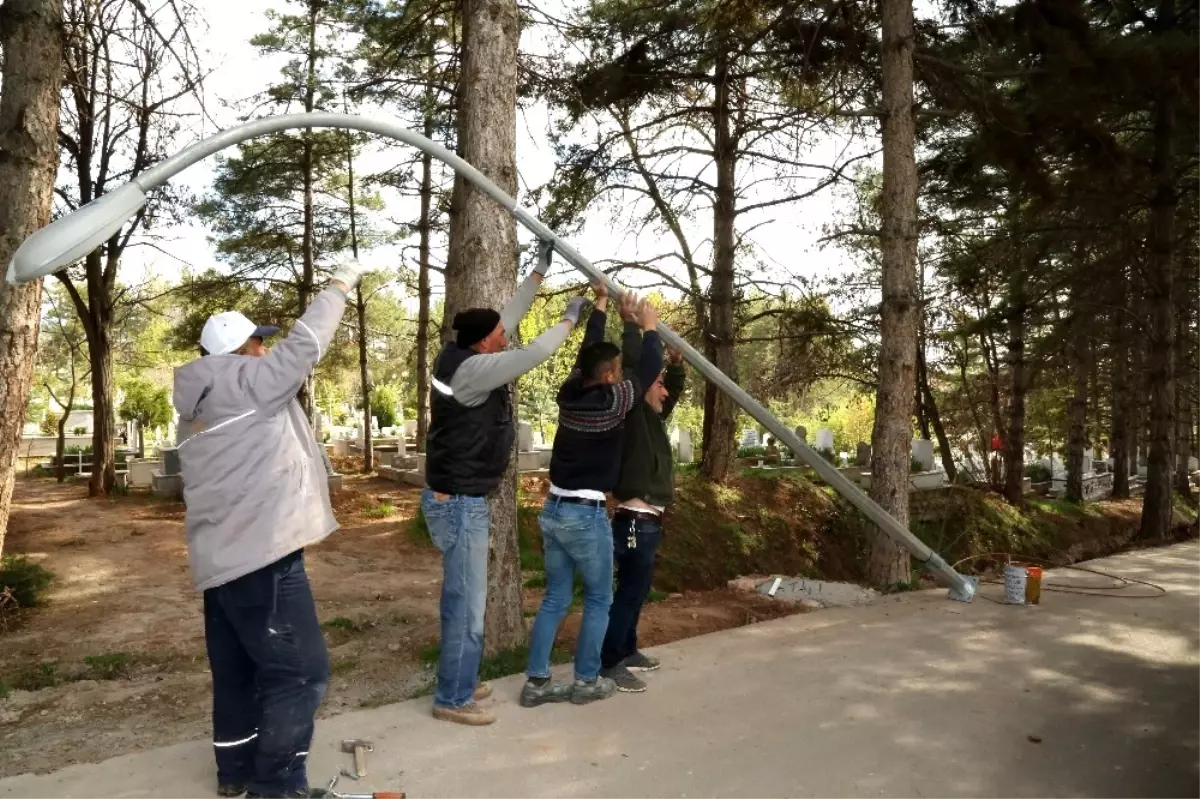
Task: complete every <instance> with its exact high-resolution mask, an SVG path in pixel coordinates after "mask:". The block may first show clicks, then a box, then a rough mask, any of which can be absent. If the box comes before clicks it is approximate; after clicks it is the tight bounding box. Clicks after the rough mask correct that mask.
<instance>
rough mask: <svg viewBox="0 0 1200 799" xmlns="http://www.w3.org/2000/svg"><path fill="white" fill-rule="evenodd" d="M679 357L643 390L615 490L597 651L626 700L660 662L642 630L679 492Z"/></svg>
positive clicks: (636, 355)
mask: <svg viewBox="0 0 1200 799" xmlns="http://www.w3.org/2000/svg"><path fill="white" fill-rule="evenodd" d="M621 350H622V360H623V361H624V368H625V370H626V372H628V371H630V370H634V369H637V366H638V361H639V359H640V357H641V353H642V331H641V327H640V325H639V323H638V319H637V318H636V317H635V316H633V315H630V316H626V317H625V329H624V334H623V336H622V339H621ZM683 382H684V371H683V363H682V358H681V356H680V353H679V352H677V351H674V350H670V351H668V353H667V368H666V371H665V372H663V373H662V374H660V375H659V376H658V379H657V380H655V381H654V383H653V384H652V385H651V386H650V388H649V389H647V390H646V393H645V395H644V396H643V398H642V402H640V403H638V404H637V405H636V406H635V407H634V408H633V410H631V411H630V412H629V414H628V415H627V416H626V417H625V445H624V451H623V453H622V456H621V476H620V478H618V480H617V486H616V488H615V489H613V496H615V497H616V498H617V501H618V502H619V503H620V504H619V506H618V507H617V510H616V512H615V513H614V514H613V519H612V532H613V561H614V563H615V565H616V572H617V590H616V592H615V593H614V594H613V602H612V608H611V609H610V610H609V613H608V631H607V632H606V633H605V636H604V646H603V648H602V649H601V652H600V666H601V671H600V674H601V675H602V676H605V677H608V678H609V679H611V680H613V681H614V682H615V683H616V684H617V689H618V690H620V691H625V692H628V693H637V692H640V691H644V690H646V683H645V682H643V681H642V680H641V679H639V678H638V677H637V676H636V675H635V674H633V671H653V670H654V669H657V668H658V667H659V665H660V664H659V662H658V660H657V659H655V658H653V657H650V656H649V655H646V654H644V653H642V652H639V651H638V647H637V625H638V617H639V616H640V615H641V612H642V605H643V604H644V603H645V602H646V596H647V595H648V594H649V593H650V582H651V579H652V578H653V576H654V553H655V552H656V551H657V549H658V543H659V541H660V540H661V539H662V516H663V513H664V512H665V511H666V509H667V507H668V506H669V505H670V504H671V500H672V498H673V496H674V493H675V470H674V463H673V457H672V453H671V440H670V438H668V436H667V425H666V419H667V417H668V416H670V415H671V411H672V410H674V408H675V403H676V402H678V401H679V396H680V394H681V393H682V392H683Z"/></svg>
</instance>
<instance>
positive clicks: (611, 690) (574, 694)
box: [571, 677, 617, 705]
mask: <svg viewBox="0 0 1200 799" xmlns="http://www.w3.org/2000/svg"><path fill="white" fill-rule="evenodd" d="M616 692H617V684H616V683H615V682H613V681H612V680H610V679H609V678H607V677H597V678H596V679H595V680H593V681H592V682H584V681H583V680H576V681H575V685H574V686H572V688H571V701H572V702H573V703H575V704H577V705H586V704H587V703H588V702H595V701H597V700H599V699H608V698H609V697H610V696H612V695H613V694H615V693H616Z"/></svg>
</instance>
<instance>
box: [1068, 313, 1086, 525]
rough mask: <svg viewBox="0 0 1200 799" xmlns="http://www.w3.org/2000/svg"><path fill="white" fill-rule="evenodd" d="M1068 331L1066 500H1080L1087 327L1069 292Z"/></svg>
mask: <svg viewBox="0 0 1200 799" xmlns="http://www.w3.org/2000/svg"><path fill="white" fill-rule="evenodd" d="M1072 300H1073V302H1072V305H1073V308H1072V318H1071V335H1070V340H1069V342H1068V344H1067V350H1068V361H1069V364H1070V373H1071V383H1072V386H1073V389H1074V390H1073V392H1072V394H1071V399H1070V400H1069V401H1068V402H1067V424H1068V429H1067V494H1066V500H1067V502H1074V503H1075V504H1080V503H1082V502H1083V454H1084V449H1085V447H1086V446H1087V409H1088V405H1087V400H1088V396H1087V393H1088V365H1087V346H1088V342H1087V329H1086V325H1085V323H1084V316H1083V313H1082V311H1081V310H1080V308H1079V305H1080V303H1081V302H1082V298H1081V297H1080V296H1079V292H1078V291H1073V292H1072Z"/></svg>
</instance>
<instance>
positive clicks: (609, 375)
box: [521, 285, 662, 707]
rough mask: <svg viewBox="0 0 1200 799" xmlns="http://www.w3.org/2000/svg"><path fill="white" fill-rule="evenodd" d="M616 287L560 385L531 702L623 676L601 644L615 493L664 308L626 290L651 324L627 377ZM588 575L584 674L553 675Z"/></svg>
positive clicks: (579, 692)
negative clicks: (615, 315) (612, 305)
mask: <svg viewBox="0 0 1200 799" xmlns="http://www.w3.org/2000/svg"><path fill="white" fill-rule="evenodd" d="M607 306H608V295H607V292H606V291H605V289H604V287H603V285H601V286H599V287H598V288H597V289H596V308H595V310H594V311H592V314H591V316H590V317H589V318H588V322H587V329H586V331H585V333H584V337H583V345H582V347H581V348H580V350H579V357H578V359H577V360H576V362H575V369H574V370H572V372H571V375H570V376H569V377H568V378H567V380H566V382H564V383H563V385H562V388H561V389H559V392H558V408H559V415H558V432H557V433H556V434H555V436H554V451H553V454H552V457H551V460H550V494H549V496H547V497H546V503H545V505H543V506H542V512H541V515H540V516H539V517H538V522H539V523H540V525H541V529H542V547H543V550H544V552H545V559H546V596H545V598H544V599H543V600H542V606H541V607H540V608H539V609H538V614H537V618H536V619H534V622H533V634H532V636H531V638H530V644H529V664H528V667H527V669H526V676H527V677H528V679H527V681H526V683H525V687H524V688H523V689H522V691H521V705H522V706H523V707H536V706H537V705H541V704H545V703H547V702H563V701H567V700H570V701H571V702H574V703H576V704H585V703H587V702H592V701H595V700H597V699H606V698H608V697H610V696H612V695H613V693H614V692H615V691H616V684H615V683H614V682H613V681H612V680H610V679H608V678H605V677H600V647H601V645H602V644H603V642H604V632H605V630H606V629H607V627H608V609H609V606H610V605H611V604H612V584H613V540H612V526H611V525H610V524H609V520H608V507H607V502H606V499H605V493H606V492H608V491H611V490H612V489H613V487H614V486H615V485H616V484H617V478H618V477H619V476H620V471H621V453H622V449H623V444H624V438H623V434H624V425H625V415H626V414H627V413H629V411H630V410H631V409H632V408H633V407H635V406H636V404H637V403H639V402H641V401H642V395H643V394H644V393H645V390H646V388H647V387H648V386H649V385H650V384H651V383H653V382H654V381H655V380H656V379H657V378H658V373H659V372H660V371H662V344H661V342H660V341H659V338H658V332H657V331H656V328H657V326H658V312H657V311H656V310H655V308H654V306H653V305H651V304H649V303H648V302H642V303H641V304H636V298H634V297H633V295H632V294H630V293H629V292H625V293H624V294H622V296H621V315H622V316H623V317H625V318H626V319H630V318H633V317H637V318H638V319H639V322H640V326H641V328H642V351H641V362H640V363H639V364H638V368H637V370H636V371H635V372H634V373H633V374H632V375H631V376H630V377H629V378H627V379H622V370H621V349H620V348H619V347H618V346H616V345H615V344H611V343H609V342H607V341H605V340H604V327H605V323H606V322H607V316H606V313H605V311H606V309H607ZM577 570H578V572H579V576H580V578H581V579H582V581H583V621H582V623H581V624H580V628H579V638H578V640H577V641H576V644H575V681H574V683H573V684H565V683H564V684H555V683H553V682H551V680H550V650H551V649H552V648H553V646H554V638H555V636H556V635H557V634H558V627H559V624H560V623H561V622H562V620H563V617H564V616H565V615H566V613H567V610H568V608H569V607H570V605H571V599H572V593H573V584H574V575H575V572H576V571H577Z"/></svg>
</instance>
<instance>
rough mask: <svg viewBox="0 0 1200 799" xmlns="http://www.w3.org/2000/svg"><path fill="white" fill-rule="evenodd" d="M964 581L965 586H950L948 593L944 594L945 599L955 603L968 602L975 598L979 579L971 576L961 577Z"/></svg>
mask: <svg viewBox="0 0 1200 799" xmlns="http://www.w3.org/2000/svg"><path fill="white" fill-rule="evenodd" d="M962 578H963V580H965V581H966V586H964V587H959V586H953V585H952V586H950V592H949V593H948V594H946V596H947V598H949V599H953V600H954V601H955V602H970V601H971V600H972V599H974V598H975V592H976V591H978V590H979V578H978V577H972V576H971V575H967V574H964V575H962Z"/></svg>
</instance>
